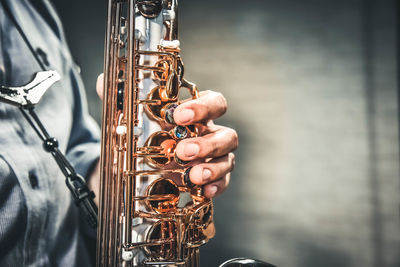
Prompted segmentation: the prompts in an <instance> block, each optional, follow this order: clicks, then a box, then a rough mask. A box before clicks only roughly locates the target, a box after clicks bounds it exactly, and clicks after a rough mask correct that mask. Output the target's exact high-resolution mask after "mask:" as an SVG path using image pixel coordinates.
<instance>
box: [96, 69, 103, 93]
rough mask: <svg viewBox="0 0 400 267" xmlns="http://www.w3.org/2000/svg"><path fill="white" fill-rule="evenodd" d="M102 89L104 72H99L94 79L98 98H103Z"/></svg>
mask: <svg viewBox="0 0 400 267" xmlns="http://www.w3.org/2000/svg"><path fill="white" fill-rule="evenodd" d="M103 90H104V73H102V74H100V75H99V76H98V77H97V81H96V91H97V94H98V95H99V97H100V100H103Z"/></svg>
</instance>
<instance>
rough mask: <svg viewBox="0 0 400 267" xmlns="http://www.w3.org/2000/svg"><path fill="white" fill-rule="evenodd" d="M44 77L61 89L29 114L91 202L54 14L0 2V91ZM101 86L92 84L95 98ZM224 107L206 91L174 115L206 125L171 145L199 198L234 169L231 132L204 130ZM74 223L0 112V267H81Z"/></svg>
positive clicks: (22, 130)
mask: <svg viewBox="0 0 400 267" xmlns="http://www.w3.org/2000/svg"><path fill="white" fill-rule="evenodd" d="M43 68H44V69H48V70H57V71H58V73H59V74H60V75H61V81H60V82H58V83H56V84H54V85H53V86H52V88H50V89H49V90H48V92H46V94H45V95H44V96H43V98H42V100H41V102H40V103H39V104H38V105H37V106H36V112H37V113H38V116H39V118H40V119H41V120H42V121H43V124H44V126H45V127H46V128H47V129H48V131H49V132H50V134H51V135H52V136H54V137H56V138H57V139H58V142H59V144H60V149H61V151H63V153H65V154H66V155H67V158H68V159H69V160H70V161H71V163H72V164H73V165H74V167H75V169H76V170H77V172H78V173H80V174H81V175H83V176H84V177H86V178H87V180H88V183H89V185H90V186H91V188H92V189H93V190H94V191H95V192H96V194H97V191H98V184H99V177H98V173H99V171H98V164H97V162H98V157H99V129H98V127H97V125H96V124H95V123H94V121H93V119H92V118H91V117H90V116H89V115H88V112H87V108H86V100H85V95H84V91H83V84H82V82H81V79H80V77H79V74H78V71H77V68H76V66H75V65H74V62H73V60H72V57H71V55H70V53H69V50H68V48H67V47H66V43H65V37H64V35H63V31H62V29H61V24H60V21H59V19H58V17H57V15H56V13H55V11H54V8H53V7H52V6H51V3H50V2H49V1H47V0H35V1H34V0H32V1H29V0H0V85H6V86H20V85H23V84H26V83H28V82H29V81H30V80H31V79H32V76H33V74H34V73H36V72H38V71H41V70H42V69H43ZM101 84H102V83H101V78H100V79H99V82H98V86H97V89H98V91H100V92H101V91H102V88H101ZM226 108H227V104H226V101H225V99H224V97H223V96H222V95H221V94H218V93H214V92H211V91H207V92H205V93H203V94H202V95H201V97H200V98H199V99H197V100H192V101H188V102H185V103H184V104H182V105H180V106H179V107H178V108H177V109H176V112H175V114H174V119H175V121H176V122H177V123H178V124H181V125H188V124H192V123H194V122H202V123H204V125H205V126H204V127H205V128H204V134H203V136H201V137H197V138H191V139H187V140H183V141H181V142H180V143H179V145H178V146H177V155H178V157H179V158H180V159H182V160H190V161H195V162H199V164H198V165H196V166H195V167H193V168H192V170H191V172H190V179H191V181H192V182H194V183H196V184H206V185H205V187H204V188H205V195H206V196H208V197H214V196H216V195H218V194H220V193H221V192H223V191H224V189H225V188H226V187H227V185H228V183H229V172H230V171H231V170H232V168H233V165H234V157H233V154H232V153H231V151H233V150H234V149H235V148H236V147H237V144H238V141H237V135H236V133H235V131H234V130H232V129H229V128H225V127H222V126H218V125H215V124H214V123H213V122H212V119H215V118H217V117H219V116H221V115H222V114H223V113H224V112H225V111H226ZM204 159H208V160H207V162H204ZM80 218H81V216H80V214H79V211H78V209H77V207H76V206H75V205H74V203H73V202H72V200H71V195H70V192H69V191H68V190H67V187H66V186H65V182H64V177H63V176H62V174H61V172H60V170H59V169H58V167H57V165H56V164H55V162H54V161H53V159H52V158H51V156H50V155H49V154H48V153H46V152H45V151H44V150H43V148H42V144H41V142H40V140H39V139H38V137H37V135H36V133H35V132H34V131H33V129H32V128H31V127H30V126H29V124H28V123H27V122H26V121H25V120H24V118H23V117H22V115H21V113H20V111H19V110H18V109H17V108H15V107H13V106H10V105H7V104H4V103H0V266H90V265H91V264H92V262H93V259H91V258H90V257H89V256H88V255H89V254H88V253H87V246H86V245H87V242H88V241H87V240H90V238H88V237H90V236H91V235H93V233H90V231H88V229H87V227H86V224H85V223H86V222H84V221H83V220H82V221H81V219H80ZM92 237H93V236H92ZM92 241H93V240H92Z"/></svg>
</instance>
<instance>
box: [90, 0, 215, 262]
mask: <svg viewBox="0 0 400 267" xmlns="http://www.w3.org/2000/svg"><path fill="white" fill-rule="evenodd" d="M108 3H109V5H108V25H107V33H106V48H105V69H104V77H105V79H104V94H103V95H104V99H103V122H102V153H101V186H100V187H101V188H100V213H99V229H98V247H97V266H107V267H109V266H113V267H115V266H118V267H119V266H123V267H130V266H186V267H197V266H199V246H200V245H202V244H204V243H206V242H207V241H208V240H209V239H210V238H212V237H213V236H214V234H215V228H214V223H213V204H212V201H211V200H210V199H207V198H205V197H204V196H203V192H202V188H201V187H199V186H196V185H194V184H192V183H190V180H189V179H188V172H189V171H190V169H189V168H187V167H185V166H184V165H185V164H187V162H182V161H181V160H179V159H178V158H177V157H176V155H175V148H176V145H177V144H178V142H180V141H181V140H182V139H185V138H190V137H196V136H197V135H198V129H197V126H196V125H191V126H179V125H176V124H175V122H174V120H173V112H174V110H175V108H176V107H177V106H178V105H180V104H181V100H180V99H179V95H180V94H179V92H180V90H188V91H189V93H190V95H191V97H192V98H193V99H195V98H197V97H198V90H197V87H196V85H195V84H193V83H190V82H188V81H187V80H186V79H185V78H184V76H183V73H184V65H183V62H182V58H181V56H180V43H179V40H178V29H177V13H178V4H177V1H176V0H163V1H161V0H137V1H133V0H109V1H108Z"/></svg>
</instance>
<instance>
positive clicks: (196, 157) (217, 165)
mask: <svg viewBox="0 0 400 267" xmlns="http://www.w3.org/2000/svg"><path fill="white" fill-rule="evenodd" d="M103 78H104V77H103V74H101V75H100V76H99V77H98V79H97V84H96V90H97V93H98V95H99V97H100V98H101V99H103ZM227 108H228V105H227V102H226V100H225V98H224V96H223V95H222V94H220V93H217V92H213V91H204V92H201V93H200V97H199V98H197V99H194V100H188V101H185V102H184V103H182V104H180V105H179V106H178V107H177V108H176V110H175V112H174V120H175V122H176V124H178V125H190V124H196V125H197V126H199V128H200V134H199V136H198V137H195V138H188V139H184V140H182V141H180V142H179V143H178V145H177V147H176V155H177V157H178V158H179V159H181V160H184V161H191V165H192V166H193V168H192V169H191V171H190V180H191V181H192V182H193V183H194V184H198V185H204V194H205V196H206V197H208V198H212V197H215V196H217V195H219V194H221V193H222V192H223V191H224V190H225V189H226V188H227V186H228V184H229V180H230V172H231V171H232V170H233V167H234V165H235V156H234V154H233V153H232V152H233V151H234V150H235V149H236V148H237V146H238V143H239V141H238V135H237V133H236V131H235V130H233V129H231V128H227V127H224V126H220V125H215V124H214V122H213V119H216V118H218V117H220V116H222V115H223V114H224V113H225V112H226V110H227ZM98 170H99V167H98V166H97V167H96V170H95V171H94V172H93V174H92V176H94V175H98V174H99V171H98ZM93 178H94V177H93ZM93 180H94V181H93ZM89 186H90V187H91V189H92V190H94V191H95V193H96V195H98V192H99V191H98V188H99V179H98V178H97V179H90V181H89ZM96 201H98V198H97V197H96Z"/></svg>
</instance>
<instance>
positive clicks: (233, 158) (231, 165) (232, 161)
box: [228, 153, 236, 172]
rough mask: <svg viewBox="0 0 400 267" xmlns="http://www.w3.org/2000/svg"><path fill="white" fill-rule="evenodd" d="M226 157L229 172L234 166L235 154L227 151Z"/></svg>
mask: <svg viewBox="0 0 400 267" xmlns="http://www.w3.org/2000/svg"><path fill="white" fill-rule="evenodd" d="M228 157H229V172H231V171H233V169H234V168H235V164H236V162H235V154H233V153H229V154H228Z"/></svg>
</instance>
